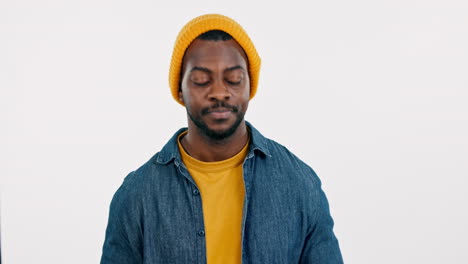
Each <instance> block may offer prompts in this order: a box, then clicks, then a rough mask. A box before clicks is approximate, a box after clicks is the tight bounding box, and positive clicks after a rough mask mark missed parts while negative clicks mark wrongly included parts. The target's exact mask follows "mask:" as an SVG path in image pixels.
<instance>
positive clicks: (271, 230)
mask: <svg viewBox="0 0 468 264" xmlns="http://www.w3.org/2000/svg"><path fill="white" fill-rule="evenodd" d="M246 124H247V126H248V128H249V130H250V135H251V140H250V146H249V152H248V154H247V157H246V158H245V161H244V163H243V177H244V183H245V184H244V185H245V198H244V207H243V216H242V228H241V230H239V232H241V234H242V263H245V264H247V263H269V264H271V263H314V264H324V263H327V264H332V263H333V264H335V263H343V260H342V257H341V253H340V249H339V246H338V241H337V239H336V237H335V235H334V233H333V220H332V218H331V216H330V212H329V207H328V202H327V199H326V197H325V194H324V192H323V191H322V189H321V183H320V180H319V178H318V177H317V175H316V174H315V172H314V171H313V170H312V169H311V168H310V167H309V166H307V165H306V164H305V163H304V162H302V161H301V160H300V159H299V158H297V157H296V156H295V155H294V154H292V153H291V152H290V151H289V150H287V149H286V148H285V147H283V146H282V145H280V144H278V143H276V142H274V141H273V140H270V139H267V138H265V137H263V136H262V135H261V134H260V133H259V132H258V131H257V130H256V129H255V128H254V127H253V126H252V125H251V124H250V123H248V122H246ZM184 130H186V128H183V129H180V130H179V131H177V132H176V133H175V134H174V136H173V137H172V138H171V139H170V140H169V142H168V143H167V144H166V145H165V146H164V147H163V149H162V150H161V151H160V152H158V153H157V154H155V155H154V156H153V157H152V158H151V159H150V160H149V161H148V162H146V163H145V164H144V165H143V166H141V167H140V168H139V169H137V170H136V171H133V172H131V173H130V174H129V175H128V176H127V177H126V178H125V180H124V182H123V184H122V185H121V186H120V188H119V189H118V190H117V192H116V193H115V195H114V197H113V199H112V202H111V205H110V213H109V222H108V225H107V230H106V238H105V241H104V246H103V253H102V258H101V264H111V263H112V264H118V263H122V264H136V263H147V264H149V263H155V264H156V263H164V264H168V263H206V245H205V231H204V223H203V209H202V200H201V196H200V191H199V189H198V188H197V185H196V184H195V181H194V180H193V179H192V177H191V176H190V174H189V173H188V171H187V168H186V167H185V165H184V164H183V163H182V160H181V156H180V153H179V149H178V145H177V136H178V135H179V134H180V133H181V132H183V131H184ZM212 264H214V263H212Z"/></svg>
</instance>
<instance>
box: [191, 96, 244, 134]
mask: <svg viewBox="0 0 468 264" xmlns="http://www.w3.org/2000/svg"><path fill="white" fill-rule="evenodd" d="M218 107H223V108H228V109H230V110H231V111H232V113H234V115H235V117H236V120H235V121H234V123H233V124H232V125H231V126H230V127H229V128H227V129H224V130H214V129H211V128H209V127H208V125H207V124H206V123H205V122H204V121H203V119H202V118H201V116H204V115H206V114H208V113H209V112H210V111H211V110H213V109H216V108H218ZM186 111H187V115H188V116H189V118H190V120H192V122H193V123H194V124H195V126H197V127H198V129H200V131H201V132H202V133H203V134H204V135H205V136H206V137H208V138H209V139H212V140H216V141H219V140H223V139H226V138H229V137H230V136H232V135H233V134H234V132H236V130H237V128H238V127H239V125H240V124H241V123H242V121H243V120H244V116H245V112H243V111H239V108H238V107H235V106H232V105H228V104H226V103H223V102H218V103H217V104H215V105H213V106H212V107H209V108H203V109H202V110H201V116H200V115H199V116H195V115H193V114H192V113H190V111H189V108H188V107H186Z"/></svg>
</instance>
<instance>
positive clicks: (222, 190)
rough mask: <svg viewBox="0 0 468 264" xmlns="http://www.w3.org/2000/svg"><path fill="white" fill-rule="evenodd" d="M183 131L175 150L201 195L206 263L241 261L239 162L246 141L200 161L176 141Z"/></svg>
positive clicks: (246, 146)
mask: <svg viewBox="0 0 468 264" xmlns="http://www.w3.org/2000/svg"><path fill="white" fill-rule="evenodd" d="M185 134H186V132H185V133H182V134H181V135H180V136H179V138H178V144H179V150H180V153H181V155H182V161H183V162H184V164H185V166H186V167H187V169H188V171H189V173H190V175H191V176H192V178H193V179H194V180H195V183H196V184H197V186H198V188H199V190H200V194H201V198H202V206H203V220H204V223H205V239H206V256H207V263H209V264H215V263H223V264H229V263H233V264H234V263H236V264H238V263H241V225H242V208H243V204H244V195H245V189H244V179H243V176H242V164H243V162H244V159H245V156H246V155H247V150H248V145H249V144H248V143H247V144H246V145H245V146H244V148H243V149H242V150H241V151H240V152H239V153H238V154H236V155H235V156H233V157H231V158H229V159H226V160H222V161H216V162H203V161H199V160H197V159H194V158H193V157H191V156H190V155H188V153H187V152H186V151H185V150H184V148H183V147H182V145H181V144H180V139H181V138H182V137H183V136H184V135H185Z"/></svg>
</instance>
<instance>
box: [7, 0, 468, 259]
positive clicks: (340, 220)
mask: <svg viewBox="0 0 468 264" xmlns="http://www.w3.org/2000/svg"><path fill="white" fill-rule="evenodd" d="M205 13H222V14H225V15H228V16H230V17H232V18H234V19H235V20H237V21H238V22H239V23H240V24H241V25H243V27H244V28H245V29H246V30H247V32H248V33H249V35H250V36H251V38H252V39H253V41H254V43H255V45H256V47H257V49H258V51H259V53H260V55H261V57H262V59H263V61H262V63H263V64H262V71H261V75H260V84H259V89H258V94H257V96H256V97H255V98H254V99H253V100H252V101H251V104H250V108H249V112H248V114H247V117H246V118H247V120H249V121H251V122H252V123H253V124H254V125H255V126H256V127H257V128H258V129H259V130H260V131H261V132H262V133H263V134H264V135H265V136H267V137H270V138H272V139H275V140H277V141H279V142H280V143H282V144H284V145H285V146H286V147H288V148H289V149H290V150H292V151H293V152H294V153H296V154H297V155H298V156H299V157H300V158H302V159H303V160H304V161H305V162H307V163H308V164H309V165H311V166H312V167H313V168H314V169H315V170H316V172H317V173H318V175H319V176H320V178H321V179H322V181H323V188H324V190H325V192H326V193H327V195H328V198H329V202H330V204H331V212H332V215H333V217H334V219H335V232H336V235H337V237H338V238H339V241H340V245H341V249H342V253H343V257H344V260H345V262H346V263H359V264H361V263H369V264H371V263H372V264H374V263H379V264H382V263H389V264H390V263H392V264H394V263H468V241H467V239H468V194H467V193H468V180H467V178H468V136H467V135H468V3H467V2H466V1H463V0H460V1H453V0H444V1H442V0H441V1H431V0H429V1H427V0H396V1H395V0H388V1H371V0H368V1H364V0H357V1H345V0H341V1H304V2H298V1H283V2H282V3H281V4H279V3H274V2H266V1H265V2H258V3H255V2H253V1H236V2H228V1H225V2H221V1H202V0H197V1H186V2H181V1H173V2H169V1H164V2H162V1H160V2H158V1H155V0H153V1H149V0H136V1H111V0H107V1H106V0H80V1H58V0H50V1H44V0H41V1H36V0H29V1H26V0H3V1H1V2H0V88H1V90H0V91H1V94H0V114H1V116H0V126H1V128H0V144H1V145H0V161H1V164H0V177H1V197H0V199H1V207H0V211H1V212H0V215H1V216H0V217H1V246H2V256H3V261H4V262H3V263H6V264H12V263H97V262H98V261H99V259H100V255H101V249H102V244H103V240H104V232H105V228H106V225H107V217H108V208H109V203H110V200H111V198H112V195H113V193H114V192H115V191H116V189H117V188H118V186H119V185H120V184H121V183H122V180H123V178H124V177H125V176H126V175H127V173H128V172H130V171H132V170H134V169H136V168H138V167H139V166H140V165H141V164H143V163H144V162H146V161H147V160H148V159H149V158H150V157H151V156H152V155H153V154H154V153H155V152H157V151H159V150H160V148H161V147H162V146H163V145H164V144H165V142H166V141H167V140H168V139H169V138H170V137H171V136H172V134H173V133H174V132H175V131H176V130H177V129H178V128H180V127H182V126H185V124H186V117H185V109H184V108H183V107H181V106H179V105H178V104H177V103H175V101H173V100H172V98H171V96H170V93H169V88H168V81H167V73H168V69H169V60H170V55H171V52H172V47H173V43H174V40H175V38H176V35H177V33H178V31H179V30H180V28H181V27H182V26H183V25H184V24H185V23H186V22H187V21H189V20H190V19H192V18H194V17H195V16H198V15H201V14H205Z"/></svg>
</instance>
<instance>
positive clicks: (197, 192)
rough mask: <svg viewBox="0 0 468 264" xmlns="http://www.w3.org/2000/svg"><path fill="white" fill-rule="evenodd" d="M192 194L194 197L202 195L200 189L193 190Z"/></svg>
mask: <svg viewBox="0 0 468 264" xmlns="http://www.w3.org/2000/svg"><path fill="white" fill-rule="evenodd" d="M192 193H193V195H198V194H199V193H200V191H199V190H198V189H193V191H192Z"/></svg>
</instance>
